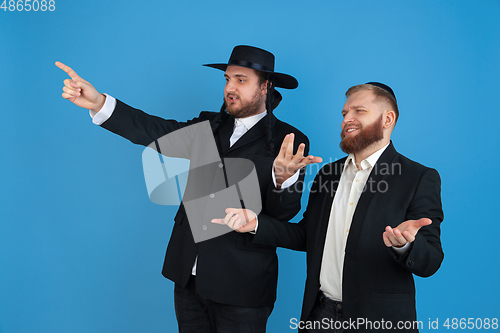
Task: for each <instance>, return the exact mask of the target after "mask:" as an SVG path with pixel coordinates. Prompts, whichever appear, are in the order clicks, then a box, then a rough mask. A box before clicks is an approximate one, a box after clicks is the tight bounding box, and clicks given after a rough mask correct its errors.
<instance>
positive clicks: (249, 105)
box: [224, 92, 260, 118]
mask: <svg viewBox="0 0 500 333" xmlns="http://www.w3.org/2000/svg"><path fill="white" fill-rule="evenodd" d="M227 98H229V97H228V96H225V98H224V104H225V108H226V111H227V113H229V114H230V115H231V116H233V117H234V118H245V117H250V116H253V115H255V114H257V112H258V111H259V108H260V100H259V99H260V94H259V92H256V93H255V96H254V98H253V99H252V100H251V101H249V102H242V103H241V106H240V107H236V108H234V107H232V106H229V103H227V102H226V99H227ZM240 101H241V100H240Z"/></svg>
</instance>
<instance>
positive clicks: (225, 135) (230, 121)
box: [218, 117, 234, 156]
mask: <svg viewBox="0 0 500 333" xmlns="http://www.w3.org/2000/svg"><path fill="white" fill-rule="evenodd" d="M233 129H234V118H233V117H227V119H226V120H225V121H224V122H223V123H222V124H221V126H220V128H219V132H218V135H219V142H218V143H219V144H220V153H221V156H222V155H224V154H225V153H226V152H227V150H228V149H229V139H230V138H231V135H232V134H233Z"/></svg>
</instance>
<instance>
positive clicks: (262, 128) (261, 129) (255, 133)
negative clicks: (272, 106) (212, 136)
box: [221, 115, 276, 153]
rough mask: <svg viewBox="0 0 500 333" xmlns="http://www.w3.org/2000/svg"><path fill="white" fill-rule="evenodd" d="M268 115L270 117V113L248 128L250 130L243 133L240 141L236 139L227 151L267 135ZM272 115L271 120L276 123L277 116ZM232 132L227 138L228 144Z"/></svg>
mask: <svg viewBox="0 0 500 333" xmlns="http://www.w3.org/2000/svg"><path fill="white" fill-rule="evenodd" d="M268 117H269V115H266V116H265V117H264V118H262V119H261V120H259V121H258V122H257V124H255V125H254V126H253V127H252V128H251V129H250V130H248V132H246V133H245V134H243V135H242V136H241V138H239V139H238V141H236V143H235V144H234V145H233V146H232V147H230V148H229V149H228V150H227V152H228V153H229V152H230V151H233V150H235V149H238V148H240V147H243V146H244V145H247V144H249V143H251V142H253V141H255V140H257V139H259V138H261V137H263V136H265V135H266V134H267V133H266V132H267V129H266V123H267V122H268ZM272 117H273V118H272V120H271V121H272V124H273V125H274V123H275V122H276V117H275V116H274V115H272ZM231 134H232V131H231ZM231 134H229V137H228V139H227V144H228V146H229V138H230V137H231ZM221 139H222V138H221Z"/></svg>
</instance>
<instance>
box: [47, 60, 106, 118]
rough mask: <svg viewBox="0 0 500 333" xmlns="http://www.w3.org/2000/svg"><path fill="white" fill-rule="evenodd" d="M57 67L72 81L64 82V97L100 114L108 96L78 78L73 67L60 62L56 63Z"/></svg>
mask: <svg viewBox="0 0 500 333" xmlns="http://www.w3.org/2000/svg"><path fill="white" fill-rule="evenodd" d="M56 66H57V67H59V68H60V69H62V70H63V71H65V72H66V73H67V74H68V75H69V77H70V78H71V80H70V79H66V80H64V87H63V91H64V92H63V93H62V97H64V98H65V99H67V100H69V101H71V102H73V103H74V104H76V105H78V106H80V107H82V108H85V109H89V110H93V111H96V112H99V110H101V108H102V107H103V105H104V101H105V100H106V96H104V95H102V94H100V93H99V92H98V91H97V90H96V89H95V88H94V86H92V85H91V84H90V83H89V82H87V81H85V80H84V79H82V78H81V77H80V76H78V74H76V72H75V71H74V70H73V69H71V67H69V66H66V65H65V64H63V63H62V62H59V61H56Z"/></svg>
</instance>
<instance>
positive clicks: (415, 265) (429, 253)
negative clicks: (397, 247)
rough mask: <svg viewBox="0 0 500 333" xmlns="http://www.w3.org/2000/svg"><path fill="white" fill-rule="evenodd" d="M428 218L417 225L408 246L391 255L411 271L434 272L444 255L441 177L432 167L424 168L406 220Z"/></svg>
mask: <svg viewBox="0 0 500 333" xmlns="http://www.w3.org/2000/svg"><path fill="white" fill-rule="evenodd" d="M424 217H426V218H429V219H431V220H432V224H431V225H428V226H425V227H422V228H420V230H419V231H418V233H417V235H416V237H415V241H414V242H413V243H412V244H411V248H410V249H409V250H408V251H407V252H406V253H405V254H403V255H402V256H401V257H398V256H397V255H395V254H394V253H393V252H394V251H391V253H393V255H394V258H395V259H396V261H398V263H399V264H401V265H402V266H403V267H405V268H406V269H407V270H408V271H410V272H411V273H413V274H415V275H418V276H421V277H428V276H431V275H432V274H434V273H435V272H436V271H437V270H438V269H439V267H440V266H441V262H442V261H443V258H444V253H443V249H442V247H441V240H440V234H441V222H442V221H443V219H444V214H443V210H442V205H441V179H440V177H439V174H438V172H437V171H436V170H434V169H427V170H426V171H425V172H424V173H423V174H422V176H421V178H420V181H419V183H418V186H417V189H416V191H415V194H414V197H413V199H412V201H411V204H410V206H409V208H408V211H407V215H406V220H418V219H420V218H424Z"/></svg>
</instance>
